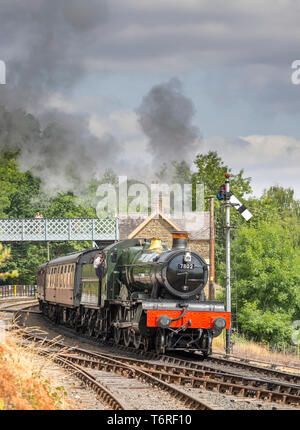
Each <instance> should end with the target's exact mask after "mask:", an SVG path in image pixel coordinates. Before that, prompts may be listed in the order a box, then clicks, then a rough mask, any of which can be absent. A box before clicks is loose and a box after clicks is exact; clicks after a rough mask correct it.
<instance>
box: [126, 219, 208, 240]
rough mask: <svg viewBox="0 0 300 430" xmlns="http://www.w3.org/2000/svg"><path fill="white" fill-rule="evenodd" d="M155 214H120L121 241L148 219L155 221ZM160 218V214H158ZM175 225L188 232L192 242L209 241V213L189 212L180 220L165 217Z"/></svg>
mask: <svg viewBox="0 0 300 430" xmlns="http://www.w3.org/2000/svg"><path fill="white" fill-rule="evenodd" d="M152 215H153V214H151V215H148V214H132V215H131V214H119V217H118V218H119V233H120V240H123V239H126V238H127V237H128V236H129V235H130V234H131V233H132V232H133V231H134V230H135V229H137V228H138V226H139V225H140V224H141V223H144V222H145V220H146V219H147V218H149V222H150V221H151V219H153V216H152ZM157 216H158V214H157ZM163 216H164V218H165V220H166V221H168V219H169V220H170V221H171V222H173V223H175V224H176V225H177V226H178V227H179V228H180V229H181V230H186V231H187V232H188V233H189V235H190V240H209V212H189V213H185V214H184V217H183V218H181V219H178V218H176V217H173V216H167V215H166V214H164V215H163Z"/></svg>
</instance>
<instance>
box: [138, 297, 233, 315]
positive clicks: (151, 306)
mask: <svg viewBox="0 0 300 430" xmlns="http://www.w3.org/2000/svg"><path fill="white" fill-rule="evenodd" d="M142 307H143V309H144V310H157V311H158V310H159V311H163V310H166V311H167V310H169V311H179V310H182V309H183V307H186V308H187V309H188V310H189V311H200V312H201V311H202V312H224V311H225V308H224V303H223V302H196V301H193V302H184V301H180V302H178V301H174V300H166V301H164V302H161V301H160V300H154V299H151V300H144V301H143V302H142Z"/></svg>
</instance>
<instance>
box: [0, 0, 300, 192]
mask: <svg viewBox="0 0 300 430" xmlns="http://www.w3.org/2000/svg"><path fill="white" fill-rule="evenodd" d="M299 19H300V2H299V1H297V0H264V1H263V2H262V1H257V0H235V1H233V0H227V1H226V2H224V1H217V0H214V1H213V0H207V1H206V0H184V1H182V2H178V1H176V0H151V1H150V0H109V1H104V0H103V1H102V0H85V1H81V0H52V1H49V0H48V1H46V0H27V1H19V0H1V5H0V40H1V42H0V60H3V61H5V63H6V66H7V83H6V85H0V105H1V104H2V105H4V106H5V107H6V109H7V110H13V109H16V108H18V107H22V108H24V109H26V110H27V111H28V112H31V113H33V114H35V115H36V116H38V117H39V118H40V120H41V122H42V124H46V123H47V121H49V120H50V119H53V118H55V119H57V118H58V119H59V118H63V120H62V121H65V120H66V118H67V117H69V118H70V120H69V121H68V124H70V123H72V120H71V119H73V120H74V119H76V121H75V122H78V119H80V121H82V124H84V127H86V128H87V130H88V132H89V133H90V135H91V136H93V137H95V140H93V142H94V145H95V146H94V148H93V147H92V149H91V143H89V150H91V151H92V152H93V149H95V153H96V154H97V141H98V140H97V139H99V142H101V146H99V148H100V149H101V152H102V153H103V151H106V149H105V146H103V145H104V143H103V142H104V141H105V142H106V143H105V144H106V145H107V151H108V152H110V158H109V159H107V160H106V159H105V160H104V161H103V163H102V164H101V160H100V161H99V163H97V169H98V170H101V169H102V168H103V169H105V168H107V167H109V166H108V165H107V163H112V165H113V161H111V160H112V158H113V155H112V150H111V149H112V146H111V140H109V143H107V142H108V141H107V140H104V141H103V136H106V137H107V136H108V135H109V136H111V138H113V142H114V145H115V146H114V148H117V151H116V152H118V153H117V154H116V160H117V161H118V162H116V164H115V165H113V166H112V167H114V168H118V166H122V167H123V170H122V174H124V173H126V166H128V173H132V171H134V169H135V168H136V170H137V171H139V170H140V167H139V166H141V160H143V162H146V161H149V162H148V164H149V166H151V161H153V160H156V162H157V160H158V159H161V160H162V161H164V160H165V159H166V157H167V155H166V154H167V153H169V152H170V158H169V159H172V158H173V157H174V156H175V157H176V158H178V159H179V158H186V159H187V160H188V161H190V160H192V159H193V157H194V156H195V155H196V154H197V153H206V152H207V151H209V150H217V151H218V153H219V155H220V156H221V157H222V158H223V160H224V161H225V162H226V163H227V164H228V165H230V167H232V168H233V170H234V171H238V170H240V169H241V168H244V170H245V175H246V176H251V177H252V186H253V190H254V194H255V195H260V194H261V192H262V190H263V189H264V188H267V187H269V186H271V185H274V184H280V185H283V186H285V187H292V188H294V190H295V195H296V197H297V198H300V180H299V163H300V121H299V115H300V85H294V84H293V83H292V80H291V77H292V72H293V70H292V68H291V65H292V62H293V61H294V60H297V59H300V31H299ZM158 90H160V91H161V92H162V93H161V92H160V93H159V94H164V95H163V106H164V108H165V109H164V110H163V111H162V109H161V105H159V100H160V95H159V94H158ZM168 100H169V102H170V105H171V106H170V112H168V114H166V109H167V106H166V103H167V102H168ZM146 102H147V103H148V104H147V105H146V104H145V103H146ZM154 111H155V113H156V114H157V116H159V118H160V119H161V118H164V117H165V116H164V115H165V114H166V118H168V119H167V120H166V124H167V123H168V126H169V130H168V135H166V132H165V131H164V130H162V125H163V121H161V123H160V124H159V126H158V120H159V118H154V120H155V121H156V122H155V123H153V124H150V125H151V127H150V125H149V124H148V123H146V122H145V121H144V120H143V118H144V117H141V116H142V115H144V114H145V112H146V114H147V115H148V117H149V115H150V116H151V115H154ZM172 121H176V123H177V124H179V125H180V130H181V131H182V130H184V131H185V133H184V134H183V135H181V134H180V133H178V130H175V128H174V127H173V124H172ZM180 121H181V122H180ZM151 130H156V131H157V133H155V134H153V133H152V132H151ZM179 139H181V141H178V140H179ZM176 140H177V141H176ZM159 142H162V143H161V144H159ZM164 142H165V143H164ZM172 142H173V144H172ZM80 145H83V146H84V145H85V141H84V139H82V140H81V141H80ZM99 145H100V143H99ZM159 145H166V147H165V149H167V151H166V150H161V148H160V146H159ZM172 145H173V147H172ZM67 153H68V152H67ZM151 157H152V158H153V160H152V159H151ZM104 158H105V157H104ZM145 160H146V161H145ZM118 163H119V164H118ZM146 164H147V163H146ZM124 166H125V169H124Z"/></svg>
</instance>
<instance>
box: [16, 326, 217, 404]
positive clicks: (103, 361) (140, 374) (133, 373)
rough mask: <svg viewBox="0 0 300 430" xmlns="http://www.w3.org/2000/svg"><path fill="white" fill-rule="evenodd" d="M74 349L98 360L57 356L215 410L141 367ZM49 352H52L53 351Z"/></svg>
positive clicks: (35, 338)
mask: <svg viewBox="0 0 300 430" xmlns="http://www.w3.org/2000/svg"><path fill="white" fill-rule="evenodd" d="M22 336H23V337H24V338H26V339H28V340H32V341H39V342H41V343H45V344H46V345H49V346H51V347H58V348H66V347H67V348H68V345H65V344H63V343H62V342H53V341H51V340H49V339H45V338H43V337H40V336H35V335H28V334H22ZM72 350H73V351H76V352H77V353H81V354H84V355H88V354H90V355H93V356H94V357H97V360H96V361H95V360H91V359H90V358H87V357H85V356H81V357H80V356H78V355H77V356H75V355H74V354H70V353H62V354H59V355H58V356H57V358H60V359H64V360H67V361H71V362H72V363H75V364H77V365H79V364H80V365H81V366H85V367H92V366H91V364H93V363H94V364H97V369H98V370H101V369H104V370H106V371H109V372H113V373H116V374H118V375H121V376H125V377H127V378H135V379H137V380H139V381H141V382H143V383H148V384H150V385H151V386H152V387H157V388H159V389H162V390H163V391H166V392H168V393H169V394H171V395H172V397H175V398H176V399H177V400H179V401H180V402H182V403H183V404H184V405H185V406H187V407H189V408H190V409H195V410H214V408H213V407H212V406H211V405H208V404H207V403H206V402H204V401H202V400H199V399H197V398H195V397H193V396H191V395H189V394H187V393H185V392H184V391H182V390H180V389H179V388H176V387H173V386H172V385H170V384H169V383H167V382H165V381H163V380H161V379H159V378H157V377H155V376H153V375H151V373H150V372H145V371H144V370H142V369H139V368H138V367H136V366H129V365H127V364H124V363H122V362H121V361H118V360H116V359H114V358H111V357H107V356H106V355H104V354H103V355H102V354H98V353H92V352H90V351H87V350H84V349H81V348H72ZM49 353H51V351H50V352H49ZM95 367H96V366H95ZM79 369H81V367H79Z"/></svg>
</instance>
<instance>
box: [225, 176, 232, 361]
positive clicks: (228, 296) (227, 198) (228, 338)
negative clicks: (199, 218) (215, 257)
mask: <svg viewBox="0 0 300 430" xmlns="http://www.w3.org/2000/svg"><path fill="white" fill-rule="evenodd" d="M225 178H226V180H225V191H226V193H225V199H224V200H225V210H226V224H225V231H226V311H227V312H231V284H230V228H231V227H230V207H231V204H230V183H229V178H230V174H229V173H226V174H225ZM230 352H231V328H229V329H226V353H227V354H230Z"/></svg>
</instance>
